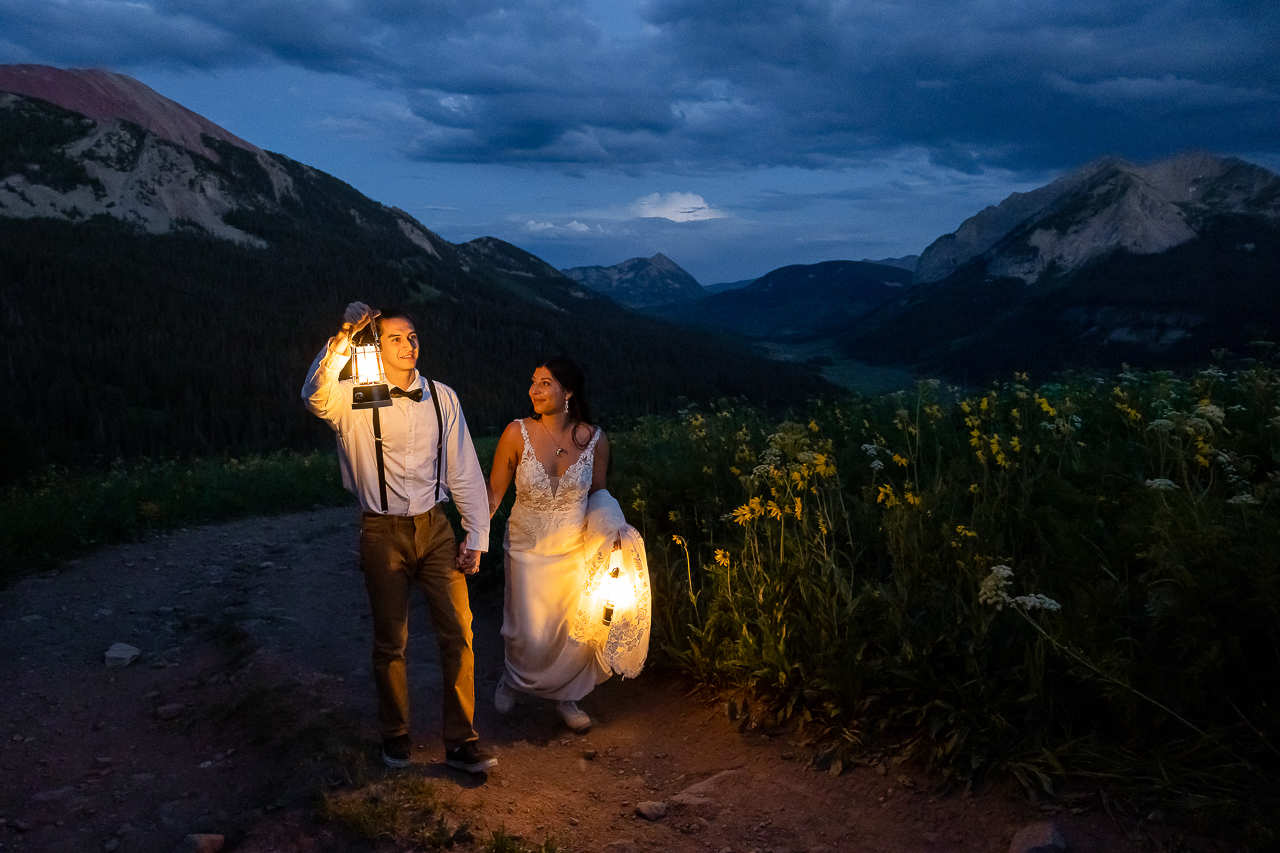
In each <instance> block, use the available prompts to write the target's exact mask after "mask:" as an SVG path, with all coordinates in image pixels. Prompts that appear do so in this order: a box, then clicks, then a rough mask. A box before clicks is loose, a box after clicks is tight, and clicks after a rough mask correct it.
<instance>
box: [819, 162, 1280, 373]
mask: <svg viewBox="0 0 1280 853" xmlns="http://www.w3.org/2000/svg"><path fill="white" fill-rule="evenodd" d="M913 281H914V283H913V285H912V287H910V288H908V289H905V290H904V291H903V292H902V293H900V294H898V295H896V296H895V297H894V298H893V299H891V300H889V301H888V302H886V303H885V304H884V305H882V306H880V308H878V309H877V310H876V311H875V312H873V313H871V314H869V315H867V316H865V317H863V318H862V319H861V320H860V321H859V322H857V323H855V324H853V325H851V326H850V328H849V329H848V330H847V331H846V332H845V334H844V335H842V336H841V338H840V341H839V343H840V348H841V350H842V352H843V353H844V354H845V355H847V356H849V357H852V358H858V359H865V360H868V361H872V362H875V363H891V364H900V365H912V366H916V367H920V368H922V369H925V370H930V371H936V372H941V373H944V374H946V375H949V376H951V377H952V378H955V379H968V380H978V379H983V378H987V377H990V376H993V375H995V376H999V375H1002V374H1003V375H1007V374H1008V372H1010V371H1014V370H1036V371H1039V372H1042V373H1044V372H1052V371H1055V370H1059V369H1062V368H1065V367H1073V366H1115V365H1119V364H1121V363H1122V362H1128V363H1132V364H1136V365H1142V366H1153V367H1156V366H1166V367H1183V366H1187V365H1190V364H1194V363H1198V362H1201V361H1203V360H1205V359H1206V358H1207V357H1208V355H1209V353H1210V351H1211V350H1213V349H1217V348H1227V349H1230V350H1233V351H1235V352H1237V353H1243V352H1244V351H1245V350H1246V349H1247V348H1248V346H1249V343H1250V342H1251V341H1254V340H1257V339H1268V340H1271V341H1275V340H1277V339H1278V338H1277V336H1278V335H1280V177H1277V176H1276V175H1275V174H1273V173H1271V172H1269V171H1267V170H1266V169H1263V168H1261V167H1259V166H1255V165H1252V164H1249V163H1246V162H1243V161H1241V160H1236V159H1232V158H1221V157H1215V156H1212V155H1209V154H1204V153H1189V154H1183V155H1180V156H1177V157H1173V158H1170V159H1167V160H1164V161H1161V162H1158V163H1155V164H1152V165H1148V166H1136V165H1134V164H1132V163H1128V162H1126V161H1124V160H1120V159H1117V158H1107V159H1104V160H1100V161H1097V162H1095V163H1091V164H1089V165H1087V166H1085V167H1083V168H1081V169H1079V170H1077V171H1076V172H1073V173H1071V174H1068V175H1066V176H1064V177H1062V178H1060V179H1058V180H1056V181H1054V182H1053V183H1051V184H1049V185H1047V186H1045V187H1041V188H1040V189H1037V190H1034V191H1032V192H1029V193H1015V194H1014V195H1012V196H1010V197H1009V198H1008V199H1006V200H1005V201H1004V202H1002V203H1001V204H1000V205H998V206H996V207H989V208H987V209H985V210H983V211H981V212H980V213H978V214H977V215H975V216H973V217H970V218H969V219H967V220H965V221H964V222H963V223H962V224H961V226H960V227H959V228H958V229H957V230H956V231H955V233H953V234H948V235H945V236H943V237H940V238H939V239H938V240H936V241H935V242H934V243H933V244H931V245H930V246H929V247H928V248H926V249H925V251H924V252H923V253H922V254H921V256H920V263H919V265H918V267H917V269H916V271H915V275H914V280H913Z"/></svg>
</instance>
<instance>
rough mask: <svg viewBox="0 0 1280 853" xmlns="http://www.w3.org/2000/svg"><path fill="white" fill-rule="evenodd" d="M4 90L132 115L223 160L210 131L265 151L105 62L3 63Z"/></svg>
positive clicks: (118, 116)
mask: <svg viewBox="0 0 1280 853" xmlns="http://www.w3.org/2000/svg"><path fill="white" fill-rule="evenodd" d="M0 92H13V93H14V94H17V95H26V96H27V97H31V98H39V99H41V100H42V101H49V102H50V103H53V104H57V105H58V106H60V107H62V108H63V109H67V110H70V111H71V112H74V113H80V114H81V115H84V116H88V117H89V118H91V119H93V120H94V121H96V122H99V123H100V124H106V123H109V122H113V121H121V120H123V121H128V122H132V123H133V124H136V125H138V126H139V127H141V128H142V129H143V130H146V131H149V132H151V133H154V134H155V135H156V136H158V137H160V138H161V139H165V140H168V141H169V142H172V143H173V144H175V145H178V146H180V147H182V148H186V149H188V150H191V151H196V152H198V153H200V154H203V155H204V156H206V157H208V158H209V159H210V160H213V161H215V162H218V159H219V158H218V154H217V152H216V151H214V150H213V149H212V148H209V147H208V146H207V145H206V144H205V141H204V138H203V137H204V136H205V135H208V136H211V137H213V138H214V139H220V140H222V141H223V142H227V143H230V144H231V145H234V146H236V147H237V148H243V149H244V150H246V151H252V152H253V153H254V154H258V155H262V154H264V152H263V151H262V149H260V148H258V147H257V146H256V145H253V144H251V143H249V142H245V141H244V140H243V139H241V138H240V137H238V136H236V135H235V134H233V133H231V132H230V131H228V130H226V129H225V128H222V127H219V126H218V125H216V124H214V123H213V122H211V121H209V120H208V119H207V118H205V117H204V116H202V115H198V114H197V113H194V112H192V111H191V110H189V109H187V108H186V107H184V106H182V105H181V104H179V103H177V102H176V101H171V100H169V99H168V98H166V97H164V96H163V95H161V94H160V93H158V92H156V91H155V90H154V89H152V88H150V87H149V86H147V85H145V84H143V83H140V82H138V81H137V80H134V79H133V78H132V77H128V76H126V75H124V74H117V73H115V72H112V71H104V70H102V69H99V68H89V69H79V68H68V69H66V70H63V69H61V68H53V67H51V66H48V65H0Z"/></svg>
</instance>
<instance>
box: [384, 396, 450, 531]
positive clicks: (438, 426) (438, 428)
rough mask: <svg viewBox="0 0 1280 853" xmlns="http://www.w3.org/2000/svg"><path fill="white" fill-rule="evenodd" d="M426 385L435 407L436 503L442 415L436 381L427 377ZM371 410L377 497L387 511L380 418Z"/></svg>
mask: <svg viewBox="0 0 1280 853" xmlns="http://www.w3.org/2000/svg"><path fill="white" fill-rule="evenodd" d="M427 387H428V388H430V389H431V402H432V404H433V405H435V407H436V503H437V504H438V503H440V491H441V484H440V466H441V463H442V461H443V459H444V417H443V416H441V414H440V396H439V395H438V394H436V383H435V382H433V381H431V379H427ZM370 411H371V412H373V447H374V453H375V455H376V456H377V460H378V498H379V499H380V500H381V501H382V512H383V513H384V514H385V513H386V511H387V469H386V463H385V462H383V459H382V420H381V419H380V418H379V417H378V410H377V408H373V409H370Z"/></svg>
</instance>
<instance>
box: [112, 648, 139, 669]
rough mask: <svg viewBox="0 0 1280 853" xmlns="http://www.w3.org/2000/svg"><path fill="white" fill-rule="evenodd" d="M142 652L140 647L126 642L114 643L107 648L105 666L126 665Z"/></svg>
mask: <svg viewBox="0 0 1280 853" xmlns="http://www.w3.org/2000/svg"><path fill="white" fill-rule="evenodd" d="M140 654H142V649H139V648H137V647H136V646H131V645H129V644H128V643H114V644H112V646H111V648H109V649H107V653H106V664H107V666H128V665H129V664H131V663H133V662H134V661H135V660H137V659H138V655H140Z"/></svg>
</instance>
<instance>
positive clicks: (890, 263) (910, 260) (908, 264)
mask: <svg viewBox="0 0 1280 853" xmlns="http://www.w3.org/2000/svg"><path fill="white" fill-rule="evenodd" d="M862 262H863V263H864V264H883V265H884V266H886V267H897V268H898V269H903V270H906V271H907V272H915V271H916V266H917V265H918V264H919V263H920V256H919V255H903V256H902V257H900V258H881V259H880V260H878V261H873V260H871V259H870V258H863V259H862Z"/></svg>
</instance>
